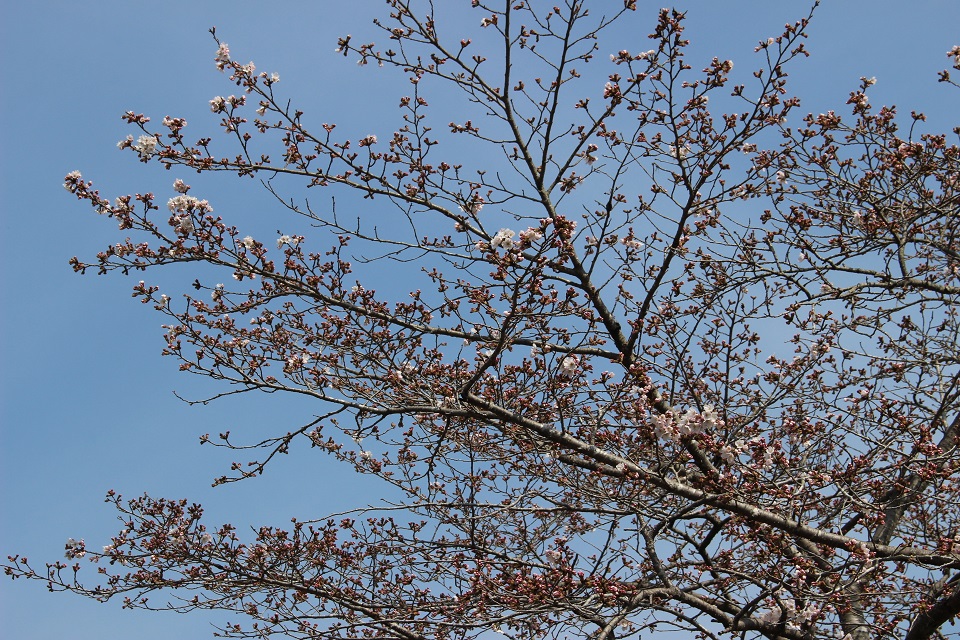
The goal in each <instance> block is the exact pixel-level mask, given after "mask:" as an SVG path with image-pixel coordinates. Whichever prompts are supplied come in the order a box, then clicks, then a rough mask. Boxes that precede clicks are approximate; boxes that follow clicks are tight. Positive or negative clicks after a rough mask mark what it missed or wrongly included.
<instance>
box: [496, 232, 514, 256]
mask: <svg viewBox="0 0 960 640" xmlns="http://www.w3.org/2000/svg"><path fill="white" fill-rule="evenodd" d="M515 235H516V233H514V231H513V230H512V229H500V231H497V235H495V236H493V238H492V239H491V240H490V248H491V249H496V248H497V247H502V248H503V249H504V250H505V251H510V250H511V249H513V247H514V245H515V244H516V243H515V242H514V240H513V236H515Z"/></svg>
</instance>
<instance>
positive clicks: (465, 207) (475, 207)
mask: <svg viewBox="0 0 960 640" xmlns="http://www.w3.org/2000/svg"><path fill="white" fill-rule="evenodd" d="M483 203H484V199H483V196H479V195H477V194H473V196H471V197H470V199H469V200H467V201H465V202H464V203H463V204H462V205H460V211H463V212H464V213H467V214H470V215H472V216H475V215H477V214H478V213H480V210H481V209H483Z"/></svg>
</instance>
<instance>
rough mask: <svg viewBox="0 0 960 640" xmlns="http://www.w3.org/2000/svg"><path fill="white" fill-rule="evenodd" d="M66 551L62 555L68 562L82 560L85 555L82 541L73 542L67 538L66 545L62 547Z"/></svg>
mask: <svg viewBox="0 0 960 640" xmlns="http://www.w3.org/2000/svg"><path fill="white" fill-rule="evenodd" d="M64 549H65V550H66V551H65V553H64V554H63V555H64V556H65V557H66V558H67V559H68V560H74V559H76V558H82V557H83V556H85V555H86V554H87V548H86V546H85V545H84V543H83V540H74V539H73V538H67V544H66V545H64Z"/></svg>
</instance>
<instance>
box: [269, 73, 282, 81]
mask: <svg viewBox="0 0 960 640" xmlns="http://www.w3.org/2000/svg"><path fill="white" fill-rule="evenodd" d="M274 82H280V74H279V73H276V72H274V73H271V74H270V84H273V83H274Z"/></svg>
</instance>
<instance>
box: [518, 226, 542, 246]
mask: <svg viewBox="0 0 960 640" xmlns="http://www.w3.org/2000/svg"><path fill="white" fill-rule="evenodd" d="M541 238H543V232H541V231H540V229H534V228H533V227H530V228H528V229H524V230H523V231H521V232H520V239H521V240H522V241H524V242H526V243H527V244H532V243H534V242H536V241H537V240H540V239H541Z"/></svg>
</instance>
